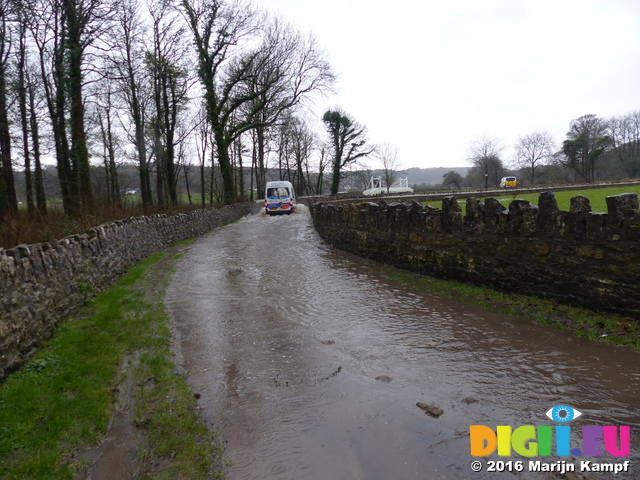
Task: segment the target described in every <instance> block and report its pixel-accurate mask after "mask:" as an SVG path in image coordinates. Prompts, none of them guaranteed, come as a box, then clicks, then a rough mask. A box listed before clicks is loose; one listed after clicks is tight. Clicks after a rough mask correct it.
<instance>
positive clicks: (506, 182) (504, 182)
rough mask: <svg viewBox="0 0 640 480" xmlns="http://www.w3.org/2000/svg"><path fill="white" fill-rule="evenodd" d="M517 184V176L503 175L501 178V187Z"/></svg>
mask: <svg viewBox="0 0 640 480" xmlns="http://www.w3.org/2000/svg"><path fill="white" fill-rule="evenodd" d="M517 185H518V180H516V177H502V180H500V188H504V189H507V188H516V186H517Z"/></svg>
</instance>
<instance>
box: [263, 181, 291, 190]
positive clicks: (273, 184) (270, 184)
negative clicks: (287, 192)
mask: <svg viewBox="0 0 640 480" xmlns="http://www.w3.org/2000/svg"><path fill="white" fill-rule="evenodd" d="M289 186H293V185H291V182H287V181H285V180H280V181H278V182H267V188H270V187H289Z"/></svg>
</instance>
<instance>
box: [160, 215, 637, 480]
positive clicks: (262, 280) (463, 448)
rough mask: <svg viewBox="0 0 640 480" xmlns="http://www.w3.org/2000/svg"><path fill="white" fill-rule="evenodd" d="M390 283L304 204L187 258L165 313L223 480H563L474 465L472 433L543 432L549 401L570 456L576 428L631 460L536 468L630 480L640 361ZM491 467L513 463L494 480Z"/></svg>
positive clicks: (205, 240) (195, 249)
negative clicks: (481, 429)
mask: <svg viewBox="0 0 640 480" xmlns="http://www.w3.org/2000/svg"><path fill="white" fill-rule="evenodd" d="M393 271H394V270H393V269H392V268H390V267H386V266H382V265H379V264H377V263H374V262H370V261H366V260H363V259H360V258H358V257H355V256H352V255H349V254H346V253H344V252H341V251H339V250H336V249H334V248H332V247H330V246H328V245H326V244H324V243H323V242H322V240H321V239H320V238H319V236H318V235H317V234H316V232H315V231H314V229H313V225H312V223H311V219H310V216H309V213H308V210H307V209H306V208H304V207H300V209H299V212H298V213H297V214H294V215H290V216H279V217H267V216H265V215H264V214H262V215H253V216H249V217H246V218H244V219H243V220H241V221H240V222H237V223H235V224H232V225H228V226H225V227H223V228H219V229H217V230H215V231H213V232H212V233H210V234H208V235H205V236H203V237H201V238H200V239H198V240H197V241H196V242H195V244H193V245H192V246H190V247H189V249H188V250H187V252H186V253H185V255H184V256H183V257H182V258H181V260H180V262H179V264H178V268H177V271H176V273H175V275H174V277H173V280H172V282H171V285H170V287H169V289H168V292H167V299H166V303H167V307H168V309H169V311H170V314H171V317H172V321H173V328H174V331H175V335H176V341H175V343H176V351H177V361H178V362H179V363H180V365H181V367H183V368H184V370H185V371H186V372H187V374H188V378H189V381H190V382H191V385H192V387H193V389H194V392H197V393H199V394H200V398H199V400H198V402H199V404H200V407H201V412H202V415H203V417H204V418H205V420H206V421H207V423H208V425H210V426H211V428H214V429H215V430H217V431H218V432H219V433H220V434H221V435H222V438H223V439H224V442H225V444H226V454H227V457H228V459H229V460H230V462H231V465H230V466H229V468H228V471H227V474H228V478H230V479H233V480H244V479H247V480H248V479H278V480H288V479H291V480H307V479H308V480H327V479H345V480H346V479H366V480H376V479H381V480H382V479H384V480H386V479H399V480H413V479H429V480H431V479H438V478H443V479H445V478H446V479H457V478H472V479H487V478H514V477H515V478H535V479H541V478H567V477H556V476H549V475H548V474H545V473H532V472H529V471H528V470H529V467H528V459H526V458H524V457H520V456H519V455H517V454H515V453H514V454H513V456H512V457H498V456H497V455H496V454H494V455H492V456H491V457H488V458H480V459H479V460H481V461H482V465H483V470H482V471H481V472H480V473H474V472H472V470H471V463H472V461H474V460H477V458H475V457H472V456H471V455H470V438H469V426H470V425H476V424H478V425H486V426H489V427H492V428H494V429H495V427H496V426H497V425H510V426H513V428H514V429H515V428H516V427H518V426H521V425H534V426H538V425H555V423H554V422H552V421H551V420H550V419H548V418H547V417H546V416H545V412H547V411H548V410H549V409H550V408H551V407H554V406H556V405H569V406H572V407H574V408H576V409H578V410H579V411H580V412H581V413H582V417H580V418H579V419H577V420H575V421H573V422H572V423H570V424H568V425H570V426H571V427H572V429H573V431H574V432H575V433H572V445H571V446H572V447H573V448H575V447H581V433H580V431H581V428H580V427H581V426H583V425H616V426H618V425H629V426H631V432H632V440H631V444H632V456H631V457H628V458H615V457H611V456H609V455H608V454H605V455H604V456H602V457H588V458H587V457H578V458H575V457H558V456H555V453H554V456H551V457H535V458H534V460H542V461H543V462H546V463H555V462H557V461H566V463H571V464H573V463H576V464H579V460H594V461H597V462H609V463H621V462H622V461H623V460H626V459H630V460H631V469H630V470H629V471H628V472H626V473H624V472H623V473H620V474H619V475H617V476H616V477H615V478H619V479H623V478H640V465H639V464H638V463H640V460H639V459H638V455H637V451H638V450H637V446H638V445H637V444H638V431H639V430H640V408H639V407H640V369H639V368H638V360H639V358H640V357H639V356H638V355H637V354H634V353H631V352H630V351H628V350H625V349H622V348H615V347H605V346H601V345H598V344H595V343H593V342H589V341H587V340H581V339H576V338H572V337H571V336H570V335H569V334H568V333H566V332H563V331H561V330H558V329H555V328H552V327H544V326H540V325H536V324H533V323H532V322H531V321H528V320H525V319H522V318H518V317H512V316H507V315H501V314H494V313H491V312H487V311H484V310H481V309H479V308H477V307H474V306H469V305H465V304H463V303H459V302H457V301H455V300H449V299H442V298H438V297H437V296H433V295H431V294H430V293H428V292H424V291H422V290H419V289H418V288H414V287H412V286H407V285H402V284H399V283H398V282H396V281H394V280H391V279H389V278H388V277H389V276H388V274H389V273H390V272H393ZM418 402H422V403H424V404H428V405H433V406H435V407H438V408H440V409H442V410H443V412H444V413H443V414H442V415H441V416H440V417H437V418H434V417H433V416H430V415H428V414H427V413H425V412H424V411H423V410H422V409H420V408H418V407H417V406H416V403H418ZM488 460H504V461H508V460H513V461H518V460H520V461H524V468H523V471H522V472H518V473H516V472H512V473H505V472H503V473H490V472H487V468H488V466H489V464H488ZM610 477H611V476H610V475H609V476H607V475H602V474H596V473H588V474H587V477H585V478H610ZM569 478H574V477H569ZM575 478H583V477H575ZM611 478H612V477H611Z"/></svg>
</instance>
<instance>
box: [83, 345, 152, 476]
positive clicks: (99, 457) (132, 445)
mask: <svg viewBox="0 0 640 480" xmlns="http://www.w3.org/2000/svg"><path fill="white" fill-rule="evenodd" d="M138 363H139V360H138V355H135V356H130V357H128V358H126V359H125V361H124V362H123V364H122V367H121V368H120V372H119V378H120V381H119V382H118V387H117V390H118V398H117V400H116V403H115V406H114V413H113V415H112V417H111V422H110V425H109V428H108V430H107V435H106V437H105V438H104V440H103V441H102V442H101V443H100V445H98V446H96V447H94V448H92V449H90V450H87V451H85V452H83V453H82V454H80V457H81V458H83V457H84V458H85V459H87V460H88V461H90V462H91V463H92V464H93V466H92V468H91V470H90V471H89V475H88V476H87V478H88V479H90V480H115V479H128V478H134V476H135V475H136V474H137V473H138V472H139V471H140V467H141V462H140V453H141V448H140V446H141V445H143V444H144V441H145V438H144V435H143V434H142V432H141V431H140V430H139V429H138V428H137V427H136V425H135V414H134V400H133V392H134V389H135V381H134V378H133V374H132V372H133V370H134V369H135V367H136V366H137V365H138Z"/></svg>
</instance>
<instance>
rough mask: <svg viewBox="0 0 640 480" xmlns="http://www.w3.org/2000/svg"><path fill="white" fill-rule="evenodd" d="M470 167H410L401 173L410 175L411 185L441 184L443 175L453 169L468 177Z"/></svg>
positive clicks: (406, 175)
mask: <svg viewBox="0 0 640 480" xmlns="http://www.w3.org/2000/svg"><path fill="white" fill-rule="evenodd" d="M469 168H470V167H435V168H409V169H407V170H403V171H401V172H400V175H401V176H402V177H408V179H409V185H419V184H421V183H426V184H427V185H439V184H441V183H442V177H443V176H444V175H445V174H446V173H448V172H450V171H451V170H453V171H454V172H457V173H459V174H460V175H462V176H463V177H466V176H467V171H468V170H469Z"/></svg>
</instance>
